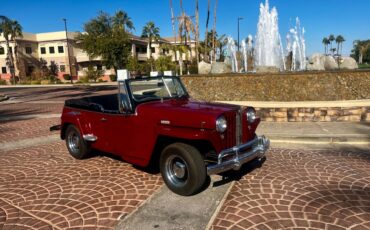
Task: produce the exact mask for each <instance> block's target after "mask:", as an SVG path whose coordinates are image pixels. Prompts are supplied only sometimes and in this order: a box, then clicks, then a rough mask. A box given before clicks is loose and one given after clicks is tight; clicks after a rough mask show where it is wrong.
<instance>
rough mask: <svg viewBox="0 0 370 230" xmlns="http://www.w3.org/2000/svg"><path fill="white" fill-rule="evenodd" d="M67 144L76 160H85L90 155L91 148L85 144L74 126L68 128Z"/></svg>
mask: <svg viewBox="0 0 370 230" xmlns="http://www.w3.org/2000/svg"><path fill="white" fill-rule="evenodd" d="M66 144H67V148H68V151H69V153H70V154H71V155H72V156H73V157H74V158H76V159H83V158H85V157H87V155H88V154H89V153H90V146H89V145H88V144H87V143H86V142H85V140H84V139H83V138H82V136H81V133H80V131H79V130H78V129H77V128H76V126H74V125H70V126H68V127H67V130H66Z"/></svg>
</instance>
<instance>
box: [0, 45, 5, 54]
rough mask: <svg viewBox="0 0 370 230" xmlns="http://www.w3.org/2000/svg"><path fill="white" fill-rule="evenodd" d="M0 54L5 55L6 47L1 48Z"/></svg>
mask: <svg viewBox="0 0 370 230" xmlns="http://www.w3.org/2000/svg"><path fill="white" fill-rule="evenodd" d="M0 54H5V50H4V47H2V46H0Z"/></svg>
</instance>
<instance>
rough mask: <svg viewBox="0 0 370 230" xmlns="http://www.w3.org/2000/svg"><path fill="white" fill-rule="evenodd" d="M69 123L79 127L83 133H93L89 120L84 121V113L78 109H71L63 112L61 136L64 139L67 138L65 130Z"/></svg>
mask: <svg viewBox="0 0 370 230" xmlns="http://www.w3.org/2000/svg"><path fill="white" fill-rule="evenodd" d="M69 125H74V126H76V127H77V128H78V129H79V131H80V133H81V135H85V134H86V133H91V126H90V124H88V123H87V122H84V119H83V116H82V113H81V112H78V111H70V112H66V113H63V116H62V127H61V132H60V137H61V139H62V140H64V139H65V132H66V130H67V127H68V126H69Z"/></svg>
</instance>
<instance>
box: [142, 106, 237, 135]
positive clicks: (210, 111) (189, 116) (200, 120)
mask: <svg viewBox="0 0 370 230" xmlns="http://www.w3.org/2000/svg"><path fill="white" fill-rule="evenodd" d="M239 109H240V106H237V105H229V104H221V103H210V102H203V101H195V100H191V99H190V100H189V99H170V100H163V102H162V101H155V102H147V103H143V104H141V105H139V106H138V108H137V113H141V112H144V113H151V114H152V116H154V118H155V119H156V120H157V122H158V123H159V124H162V125H172V126H183V127H192V128H204V129H214V128H215V121H216V119H217V118H218V117H219V116H221V115H222V114H224V113H229V112H232V111H236V110H239Z"/></svg>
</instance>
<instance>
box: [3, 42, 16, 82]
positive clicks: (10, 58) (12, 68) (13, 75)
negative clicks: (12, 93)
mask: <svg viewBox="0 0 370 230" xmlns="http://www.w3.org/2000/svg"><path fill="white" fill-rule="evenodd" d="M5 42H6V48H7V49H8V59H9V61H8V67H9V70H10V75H11V78H13V84H14V85H15V73H14V59H13V53H12V52H10V44H9V39H8V38H5Z"/></svg>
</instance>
